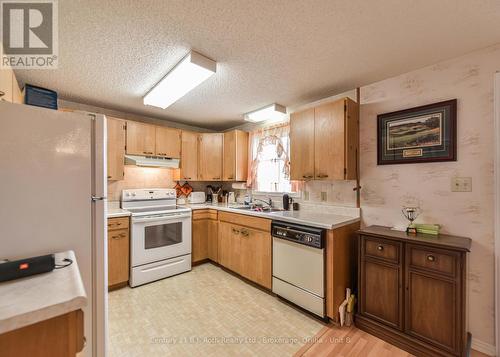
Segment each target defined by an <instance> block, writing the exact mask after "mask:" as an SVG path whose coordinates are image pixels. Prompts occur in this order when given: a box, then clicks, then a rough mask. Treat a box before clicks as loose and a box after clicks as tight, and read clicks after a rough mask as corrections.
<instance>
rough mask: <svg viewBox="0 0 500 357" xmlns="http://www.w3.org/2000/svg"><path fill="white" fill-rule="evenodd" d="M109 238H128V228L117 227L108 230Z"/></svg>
mask: <svg viewBox="0 0 500 357" xmlns="http://www.w3.org/2000/svg"><path fill="white" fill-rule="evenodd" d="M108 238H109V239H125V238H127V239H128V229H119V230H118V229H115V230H113V231H111V232H108Z"/></svg>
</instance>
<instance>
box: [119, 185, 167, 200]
mask: <svg viewBox="0 0 500 357" xmlns="http://www.w3.org/2000/svg"><path fill="white" fill-rule="evenodd" d="M175 198H176V191H175V189H173V188H154V189H135V190H123V191H122V201H146V200H165V199H175Z"/></svg>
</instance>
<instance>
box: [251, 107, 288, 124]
mask: <svg viewBox="0 0 500 357" xmlns="http://www.w3.org/2000/svg"><path fill="white" fill-rule="evenodd" d="M285 116H286V107H284V106H282V105H280V104H277V103H274V104H271V105H269V106H267V107H264V108H262V109H259V110H255V111H253V112H250V113H247V114H245V120H248V121H251V122H253V123H257V122H260V121H264V120H272V121H278V120H281V119H284V118H285Z"/></svg>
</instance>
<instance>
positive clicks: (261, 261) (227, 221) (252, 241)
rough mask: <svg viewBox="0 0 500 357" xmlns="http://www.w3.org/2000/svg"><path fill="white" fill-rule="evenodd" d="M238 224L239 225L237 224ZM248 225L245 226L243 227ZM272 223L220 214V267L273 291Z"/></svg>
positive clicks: (235, 215)
mask: <svg viewBox="0 0 500 357" xmlns="http://www.w3.org/2000/svg"><path fill="white" fill-rule="evenodd" d="M234 222H239V223H234ZM244 223H246V224H248V225H242V224H244ZM270 225H271V222H270V220H268V219H264V218H256V217H249V216H244V215H239V214H233V213H227V212H221V213H220V214H219V242H218V254H219V264H220V265H222V266H224V267H226V268H228V269H230V270H232V271H234V272H235V273H237V274H239V275H241V276H243V277H245V278H247V279H248V280H251V281H253V282H255V283H257V284H259V285H261V286H263V287H265V288H267V289H271V284H272V283H271V275H272V264H271V261H272V256H271V244H272V241H271V233H270Z"/></svg>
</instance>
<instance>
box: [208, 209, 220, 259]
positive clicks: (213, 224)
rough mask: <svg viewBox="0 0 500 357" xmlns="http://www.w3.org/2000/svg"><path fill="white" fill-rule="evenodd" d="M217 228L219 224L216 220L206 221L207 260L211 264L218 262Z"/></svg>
mask: <svg viewBox="0 0 500 357" xmlns="http://www.w3.org/2000/svg"><path fill="white" fill-rule="evenodd" d="M218 227H219V224H218V222H217V219H209V220H207V234H208V249H207V255H208V259H210V260H211V261H213V262H216V263H217V262H219V253H218V245H219V244H218Z"/></svg>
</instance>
